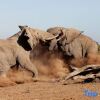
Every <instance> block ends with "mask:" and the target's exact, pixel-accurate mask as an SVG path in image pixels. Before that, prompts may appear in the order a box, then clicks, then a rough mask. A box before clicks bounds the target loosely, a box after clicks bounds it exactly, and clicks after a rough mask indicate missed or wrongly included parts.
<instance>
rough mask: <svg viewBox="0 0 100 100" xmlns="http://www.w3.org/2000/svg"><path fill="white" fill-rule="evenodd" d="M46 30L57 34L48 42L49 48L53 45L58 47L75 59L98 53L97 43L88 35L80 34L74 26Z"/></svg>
mask: <svg viewBox="0 0 100 100" xmlns="http://www.w3.org/2000/svg"><path fill="white" fill-rule="evenodd" d="M47 32H49V33H51V34H53V35H57V34H58V35H59V36H58V37H56V38H55V39H52V40H51V42H50V46H49V50H54V49H55V47H56V48H57V47H60V48H61V50H62V51H63V52H64V53H65V54H66V55H68V56H73V57H74V58H75V59H81V58H85V57H88V56H90V55H91V54H97V53H98V46H97V43H96V42H95V41H94V40H92V39H91V38H90V37H88V36H86V35H84V34H82V33H83V31H80V30H78V29H75V28H64V27H53V28H49V29H47Z"/></svg>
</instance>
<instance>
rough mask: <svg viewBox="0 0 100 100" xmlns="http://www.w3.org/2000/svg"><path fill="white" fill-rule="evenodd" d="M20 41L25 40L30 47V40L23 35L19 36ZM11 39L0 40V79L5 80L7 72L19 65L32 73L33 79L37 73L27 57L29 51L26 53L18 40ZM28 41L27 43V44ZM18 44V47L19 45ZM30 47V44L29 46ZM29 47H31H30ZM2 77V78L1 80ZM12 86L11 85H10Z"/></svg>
mask: <svg viewBox="0 0 100 100" xmlns="http://www.w3.org/2000/svg"><path fill="white" fill-rule="evenodd" d="M19 37H21V40H22V37H23V39H24V38H25V39H26V40H25V41H24V43H25V42H26V43H27V44H29V46H30V43H29V42H30V41H31V38H29V37H28V36H25V35H24V34H23V33H21V34H20V36H19ZM19 37H18V38H15V39H14V38H11V39H7V40H0V77H1V79H5V78H7V77H6V74H7V72H8V70H9V69H10V68H11V67H13V66H15V65H17V66H18V65H20V66H21V67H23V68H25V69H26V70H28V71H30V72H32V73H33V75H34V76H35V77H37V76H38V71H37V69H36V67H35V66H34V65H33V64H32V62H31V61H30V57H29V50H28V51H27V50H26V49H25V47H24V48H23V47H22V46H21V43H20V42H21V40H20V38H19ZM28 41H29V42H28ZM19 44H20V45H19ZM31 45H32V44H31ZM30 47H31V46H30ZM2 77H3V78H2ZM11 84H12V83H11Z"/></svg>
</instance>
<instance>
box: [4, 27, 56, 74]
mask: <svg viewBox="0 0 100 100" xmlns="http://www.w3.org/2000/svg"><path fill="white" fill-rule="evenodd" d="M19 28H20V31H19V32H18V33H16V34H14V35H13V36H11V37H9V38H7V40H6V41H9V42H10V43H13V44H14V45H16V47H18V48H19V51H18V50H17V49H16V47H13V46H12V48H11V49H14V50H17V51H18V52H17V53H16V54H17V55H19V56H21V58H20V59H22V60H21V61H22V62H23V63H26V65H25V64H23V65H25V66H26V67H27V69H28V65H29V66H30V67H31V68H32V69H33V70H34V73H35V75H36V76H38V71H37V69H36V68H35V66H33V67H32V64H31V65H30V64H28V61H26V60H25V59H28V60H30V56H31V55H30V51H32V52H34V48H35V47H36V46H37V45H39V44H40V42H44V43H45V42H46V41H48V40H51V39H54V38H56V37H57V36H54V35H52V34H51V33H48V32H45V31H42V30H39V29H33V28H30V27H28V26H19ZM20 48H21V49H23V52H20V51H22V50H20ZM14 50H12V51H14ZM8 52H9V51H8ZM18 53H19V54H18ZM21 54H22V55H21ZM17 55H15V56H16V57H17ZM24 55H25V57H24ZM5 56H6V55H5ZM15 60H16V62H18V63H17V66H18V65H22V64H20V63H21V61H19V59H18V57H17V58H15ZM24 61H25V62H24ZM12 62H14V61H13V60H12ZM14 64H15V63H14ZM23 67H24V66H23ZM30 67H29V68H30ZM29 70H30V69H29Z"/></svg>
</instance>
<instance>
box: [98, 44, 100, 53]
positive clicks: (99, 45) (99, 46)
mask: <svg viewBox="0 0 100 100" xmlns="http://www.w3.org/2000/svg"><path fill="white" fill-rule="evenodd" d="M98 48H99V53H100V44H98Z"/></svg>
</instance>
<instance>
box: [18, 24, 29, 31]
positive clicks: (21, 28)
mask: <svg viewBox="0 0 100 100" xmlns="http://www.w3.org/2000/svg"><path fill="white" fill-rule="evenodd" d="M18 27H19V28H20V30H23V28H25V27H28V26H27V25H24V26H21V25H19V26H18Z"/></svg>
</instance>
